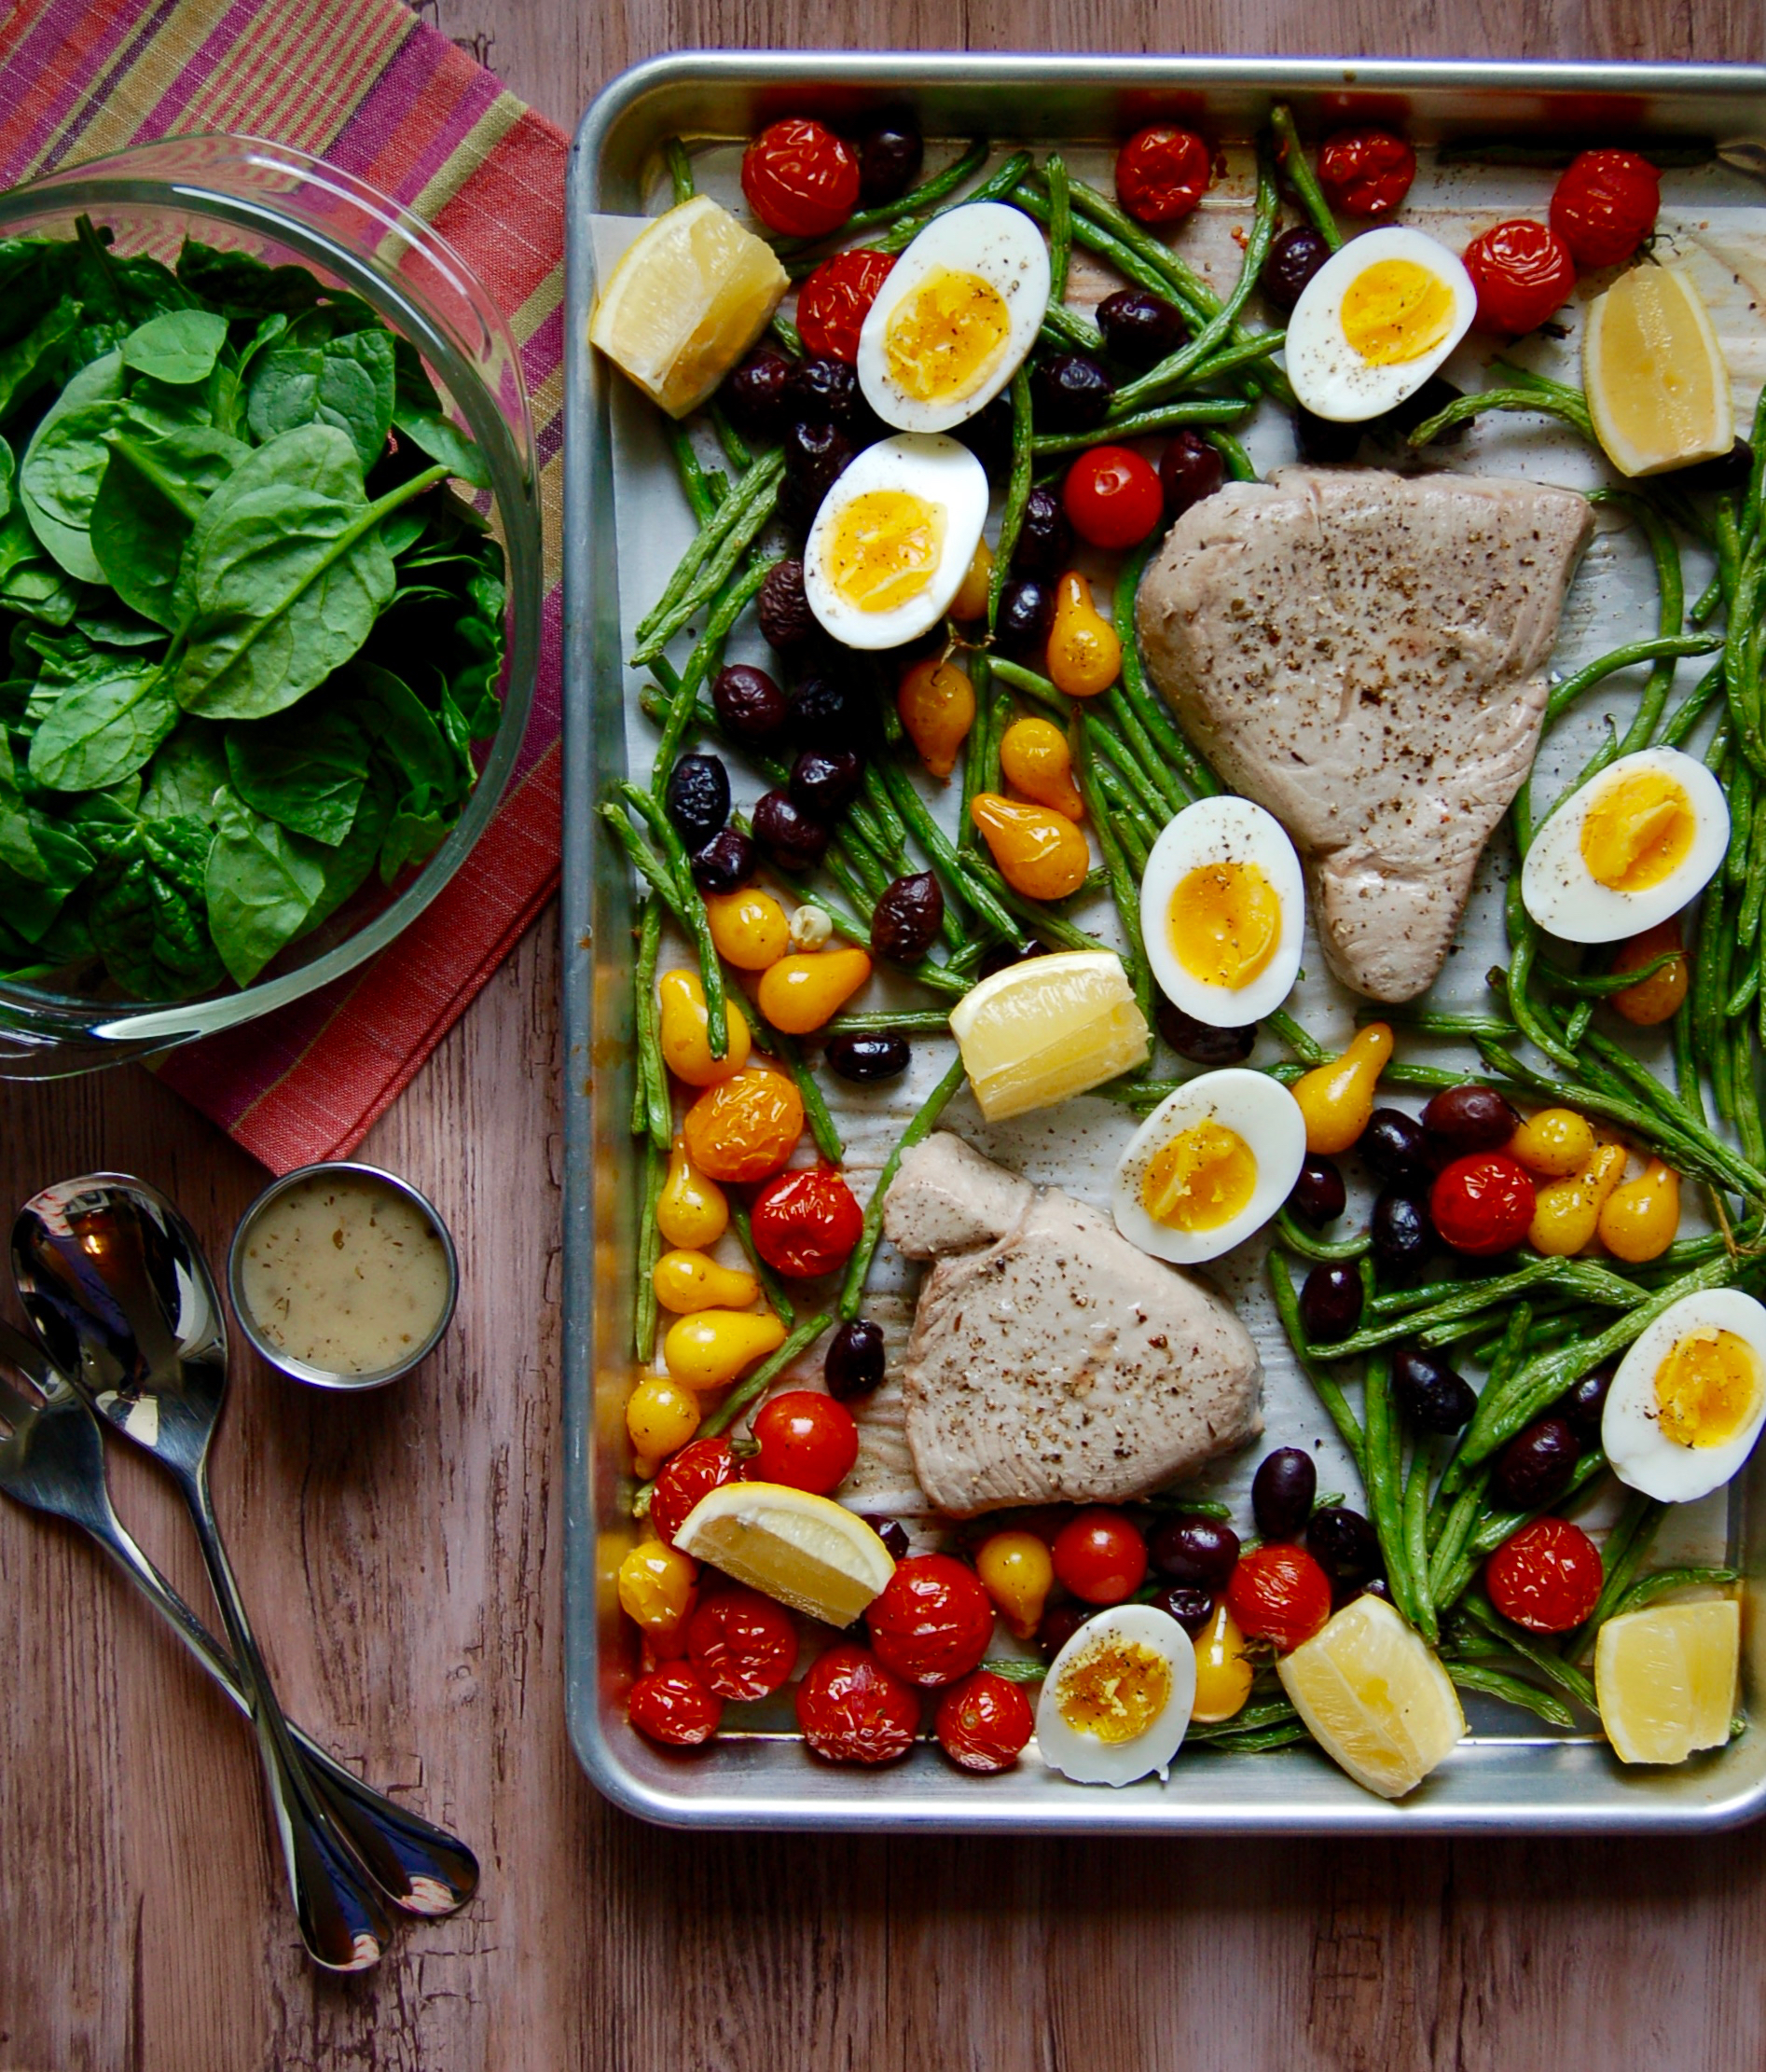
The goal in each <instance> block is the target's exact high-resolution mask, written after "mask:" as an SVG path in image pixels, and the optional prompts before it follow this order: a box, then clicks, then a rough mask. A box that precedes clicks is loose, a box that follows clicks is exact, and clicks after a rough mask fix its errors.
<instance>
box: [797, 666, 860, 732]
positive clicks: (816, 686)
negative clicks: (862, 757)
mask: <svg viewBox="0 0 1766 2072" xmlns="http://www.w3.org/2000/svg"><path fill="white" fill-rule="evenodd" d="M851 660H852V657H850V656H841V657H840V663H841V667H840V670H839V672H838V673H837V674H835V673H834V672H832V671H828V670H816V671H815V672H814V674H813V675H809V676H806V677H805V678H804V680H803V682H802V683H801V684H796V685H795V686H794V687H793V690H792V694H791V699H790V711H789V715H788V725H789V726H790V728H791V738H792V739H793V740H794V741H795V742H796V743H797V745H798V746H799V747H800V748H825V749H830V750H848V749H850V748H851V747H852V745H853V743H854V742H855V741H862V740H863V739H864V738H865V732H866V729H865V725H864V722H865V717H866V715H865V710H864V702H865V701H864V692H865V688H866V685H865V682H864V679H863V678H862V676H861V675H860V674H859V672H858V670H856V669H852V668H849V667H848V666H847V665H848V664H849V662H850V661H851Z"/></svg>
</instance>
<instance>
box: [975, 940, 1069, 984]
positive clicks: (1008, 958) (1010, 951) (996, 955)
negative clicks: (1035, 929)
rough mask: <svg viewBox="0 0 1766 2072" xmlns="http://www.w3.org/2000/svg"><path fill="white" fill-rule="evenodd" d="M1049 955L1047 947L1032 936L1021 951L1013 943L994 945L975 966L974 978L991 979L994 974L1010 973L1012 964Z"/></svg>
mask: <svg viewBox="0 0 1766 2072" xmlns="http://www.w3.org/2000/svg"><path fill="white" fill-rule="evenodd" d="M1050 954H1051V952H1050V950H1049V946H1048V945H1047V944H1046V943H1044V942H1041V941H1039V940H1038V939H1037V937H1036V936H1034V935H1032V936H1031V937H1030V939H1029V941H1028V943H1026V944H1025V946H1024V947H1023V948H1022V949H1020V948H1019V947H1018V946H1017V945H1016V944H1015V943H996V944H995V945H994V946H993V947H992V948H991V949H990V950H987V951H986V952H985V953H984V955H983V957H982V960H981V961H980V963H979V964H977V965H976V967H975V976H976V977H977V978H991V977H992V976H993V974H995V973H996V972H1007V971H1010V970H1011V969H1012V967H1013V965H1014V964H1022V963H1023V962H1024V961H1025V960H1026V959H1027V958H1030V957H1047V956H1049V955H1050Z"/></svg>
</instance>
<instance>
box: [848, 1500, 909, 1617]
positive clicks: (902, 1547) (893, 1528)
mask: <svg viewBox="0 0 1766 2072" xmlns="http://www.w3.org/2000/svg"><path fill="white" fill-rule="evenodd" d="M876 1536H877V1538H878V1539H879V1540H881V1541H882V1542H883V1544H884V1546H885V1547H886V1548H887V1549H888V1550H889V1552H890V1554H893V1555H894V1557H895V1559H896V1560H897V1561H905V1560H906V1559H907V1550H908V1548H909V1547H910V1546H912V1545H913V1541H912V1540H909V1539H908V1537H907V1527H906V1526H904V1524H903V1523H902V1521H901V1520H900V1519H899V1518H890V1519H886V1520H885V1521H884V1523H883V1524H882V1525H880V1526H877V1528H876ZM855 1623H856V1622H855Z"/></svg>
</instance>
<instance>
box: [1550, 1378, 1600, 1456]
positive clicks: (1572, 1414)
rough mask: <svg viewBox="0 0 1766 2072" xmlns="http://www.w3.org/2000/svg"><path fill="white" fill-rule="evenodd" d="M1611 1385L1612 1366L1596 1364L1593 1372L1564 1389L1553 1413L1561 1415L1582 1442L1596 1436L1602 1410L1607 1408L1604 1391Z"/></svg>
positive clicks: (1554, 1406)
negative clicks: (1597, 1365) (1571, 1386)
mask: <svg viewBox="0 0 1766 2072" xmlns="http://www.w3.org/2000/svg"><path fill="white" fill-rule="evenodd" d="M1612 1385H1613V1371H1612V1369H1611V1368H1610V1367H1596V1368H1595V1370H1594V1373H1593V1374H1584V1375H1583V1376H1582V1378H1581V1380H1580V1381H1579V1382H1577V1383H1576V1385H1575V1386H1574V1387H1573V1388H1566V1390H1565V1391H1564V1393H1563V1394H1562V1395H1561V1396H1560V1397H1559V1398H1558V1399H1557V1402H1556V1403H1555V1404H1554V1405H1553V1406H1552V1415H1553V1416H1558V1417H1562V1418H1563V1420H1564V1422H1565V1423H1566V1425H1568V1427H1569V1428H1570V1430H1572V1431H1573V1432H1574V1433H1575V1434H1576V1436H1577V1437H1578V1438H1579V1439H1580V1440H1582V1441H1583V1442H1584V1443H1587V1442H1591V1441H1593V1440H1595V1439H1598V1438H1599V1437H1600V1420H1601V1413H1602V1412H1603V1411H1604V1410H1605V1409H1606V1408H1607V1390H1608V1389H1609V1388H1611V1387H1612Z"/></svg>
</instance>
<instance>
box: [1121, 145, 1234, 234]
mask: <svg viewBox="0 0 1766 2072" xmlns="http://www.w3.org/2000/svg"><path fill="white" fill-rule="evenodd" d="M1212 172H1213V166H1212V161H1211V159H1210V156H1209V152H1208V147H1207V145H1206V144H1205V143H1204V142H1203V140H1202V139H1201V138H1200V137H1199V136H1197V135H1196V133H1195V131H1193V130H1172V129H1166V128H1165V127H1163V126H1161V125H1158V124H1155V125H1154V126H1153V127H1152V128H1151V129H1148V130H1139V131H1136V133H1135V134H1134V135H1133V136H1132V137H1130V138H1129V140H1128V142H1127V143H1126V144H1124V145H1123V147H1122V149H1121V150H1120V151H1119V152H1117V154H1116V199H1117V200H1119V201H1120V202H1121V203H1122V205H1123V207H1124V209H1126V210H1127V211H1128V214H1130V215H1131V216H1133V217H1134V219H1135V221H1136V222H1137V223H1175V222H1176V221H1177V220H1178V218H1179V217H1180V216H1184V215H1188V214H1189V213H1190V211H1191V210H1192V209H1193V208H1194V207H1195V205H1196V203H1197V202H1198V201H1200V200H1201V199H1202V197H1203V196H1204V195H1205V194H1206V193H1207V191H1208V181H1209V179H1210V178H1211V176H1212Z"/></svg>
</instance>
